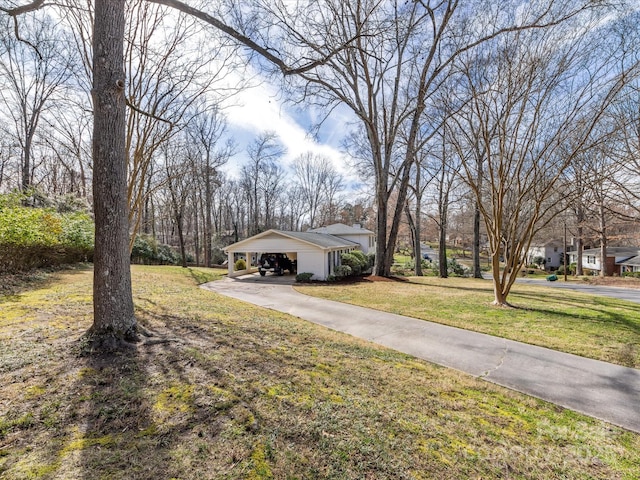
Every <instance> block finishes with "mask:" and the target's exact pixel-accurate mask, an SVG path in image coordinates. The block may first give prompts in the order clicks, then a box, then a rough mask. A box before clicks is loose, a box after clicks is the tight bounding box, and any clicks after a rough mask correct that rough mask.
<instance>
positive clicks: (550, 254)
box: [528, 244, 564, 269]
mask: <svg viewBox="0 0 640 480" xmlns="http://www.w3.org/2000/svg"><path fill="white" fill-rule="evenodd" d="M536 257H542V258H544V260H545V264H544V266H545V268H547V269H555V268H559V267H560V265H562V264H563V260H564V259H563V258H562V247H559V246H557V245H553V244H550V245H544V246H533V247H530V248H529V252H528V259H529V261H528V263H533V260H534V259H535V258H536Z"/></svg>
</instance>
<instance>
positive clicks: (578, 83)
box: [451, 23, 630, 305]
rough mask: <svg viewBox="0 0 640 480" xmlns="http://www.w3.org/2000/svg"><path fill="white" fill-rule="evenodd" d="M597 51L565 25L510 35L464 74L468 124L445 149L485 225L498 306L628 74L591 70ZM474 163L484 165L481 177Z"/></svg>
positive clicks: (608, 67)
mask: <svg viewBox="0 0 640 480" xmlns="http://www.w3.org/2000/svg"><path fill="white" fill-rule="evenodd" d="M487 47H488V46H487ZM597 48H598V47H597V42H596V38H594V36H591V35H589V29H588V28H586V27H585V26H584V25H578V24H575V23H567V24H565V25H561V26H558V27H555V28H553V29H546V30H545V31H544V32H541V31H516V32H513V33H512V34H509V35H507V36H504V37H503V38H502V39H500V40H499V41H497V42H495V43H494V44H492V49H491V50H490V51H488V50H487V51H485V54H486V55H488V58H490V59H491V61H490V62H487V61H486V60H487V58H485V59H483V61H482V62H479V63H477V62H475V61H474V60H473V59H472V60H471V62H472V63H473V65H475V67H477V68H479V69H480V71H475V70H473V68H474V67H472V68H471V70H470V69H469V68H467V66H468V65H467V66H465V67H464V71H465V77H466V82H467V89H466V90H465V91H464V93H463V94H462V95H461V96H460V97H459V100H460V102H459V105H458V109H459V110H466V115H469V114H472V115H473V120H472V121H471V122H469V117H468V116H466V120H465V121H464V123H463V122H461V121H460V120H459V117H454V119H455V120H456V122H458V128H456V129H455V131H454V134H453V135H452V136H451V143H452V144H454V145H456V146H457V149H458V152H459V156H460V158H461V160H462V163H463V167H464V173H465V181H466V183H467V184H468V185H469V186H470V188H471V189H472V191H473V192H474V194H475V196H476V199H477V202H478V204H479V205H480V212H481V215H482V217H483V219H484V222H485V225H486V227H487V235H488V239H489V244H490V254H491V257H492V274H493V279H494V293H495V300H494V303H495V304H497V305H508V302H507V296H508V294H509V292H510V290H511V287H512V285H513V283H514V282H515V279H516V277H517V275H518V272H519V271H520V269H521V267H522V265H523V263H524V261H525V254H526V251H527V250H528V249H529V246H530V244H531V240H532V238H533V237H534V236H535V234H536V233H537V232H538V231H539V229H540V228H542V227H543V226H544V225H545V224H546V223H547V222H548V221H549V219H550V218H552V217H553V216H554V215H555V214H557V213H558V212H559V211H560V206H559V205H558V203H557V202H556V199H555V197H554V189H555V187H556V186H557V185H558V184H559V180H560V179H561V177H562V175H563V173H564V172H565V171H566V169H567V168H568V167H569V166H570V165H571V163H572V162H573V161H574V159H575V158H576V157H577V156H578V155H579V154H580V153H581V152H583V151H584V150H586V149H587V148H588V147H589V145H590V142H591V141H592V134H593V132H594V129H595V127H596V125H597V124H598V123H599V121H600V120H601V119H602V117H603V114H604V112H605V109H606V107H607V106H608V105H609V104H610V102H611V100H612V98H613V97H614V96H615V95H616V94H617V93H618V92H619V90H620V88H621V86H622V85H623V84H624V82H625V78H626V76H627V75H629V74H630V72H629V71H626V72H624V74H621V73H620V71H619V70H617V68H618V67H619V64H617V63H615V62H603V63H597V62H595V59H596V58H597V57H596V56H595V53H596V51H595V49H597ZM600 58H601V57H600ZM513 59H518V61H517V62H514V60H513ZM470 92H471V95H469V93H470ZM468 98H471V100H470V101H468V100H467V99H468ZM470 126H471V127H472V131H473V130H475V132H476V133H475V134H473V135H470V134H469V133H468V132H469V127H470ZM478 138H479V139H481V142H482V143H481V147H480V148H478V147H477V144H476V142H477V139H478ZM569 138H570V139H572V143H571V148H569V149H567V148H566V146H567V142H566V140H567V139H569ZM478 155H481V156H482V157H483V158H486V162H485V163H484V168H483V170H482V171H481V172H479V171H478V165H479V162H478ZM479 179H482V180H481V182H480V181H479ZM501 259H503V260H504V269H501V268H500V267H501V264H500V261H501Z"/></svg>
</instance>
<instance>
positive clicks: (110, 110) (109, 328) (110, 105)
mask: <svg viewBox="0 0 640 480" xmlns="http://www.w3.org/2000/svg"><path fill="white" fill-rule="evenodd" d="M124 7H125V2H124V0H97V1H96V4H95V23H94V35H93V52H94V64H93V92H92V94H93V109H94V125H93V197H94V212H95V224H96V240H95V254H94V282H93V295H94V302H93V306H94V320H93V326H92V327H91V330H90V332H89V333H90V334H91V335H93V336H97V337H111V338H116V339H118V340H134V339H135V338H136V330H137V325H136V319H135V316H134V312H133V296H132V291H131V270H130V261H129V222H128V211H129V206H128V205H127V163H126V155H125V98H124V86H125V84H124V78H125V76H124V70H123V42H124V26H125V16H124Z"/></svg>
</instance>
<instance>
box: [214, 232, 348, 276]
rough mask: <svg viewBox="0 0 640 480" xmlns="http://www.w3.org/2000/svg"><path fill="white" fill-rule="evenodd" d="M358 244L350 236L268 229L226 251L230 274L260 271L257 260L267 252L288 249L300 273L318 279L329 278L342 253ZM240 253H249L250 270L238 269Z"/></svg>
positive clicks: (236, 274)
mask: <svg viewBox="0 0 640 480" xmlns="http://www.w3.org/2000/svg"><path fill="white" fill-rule="evenodd" d="M358 246H359V245H358V244H357V243H355V242H352V241H350V240H345V239H344V238H340V237H336V236H334V235H329V234H325V233H315V232H288V231H283V230H267V231H266V232H262V233H259V234H257V235H254V236H253V237H249V238H247V239H245V240H242V241H240V242H237V243H234V244H233V245H229V246H228V247H226V248H225V249H224V251H225V252H226V253H227V258H228V268H229V277H237V276H239V275H245V274H247V273H253V272H257V271H258V266H257V262H258V259H259V258H260V255H261V254H263V253H285V254H286V255H287V256H288V257H289V258H290V259H291V260H296V261H297V263H298V272H299V273H303V272H309V273H313V279H314V280H326V279H327V277H329V275H331V274H333V272H334V270H335V267H337V266H338V265H340V256H341V254H342V253H346V252H350V251H351V250H354V249H356V248H357V247H358ZM236 254H243V255H244V256H245V259H246V261H247V268H246V270H234V264H235V256H236Z"/></svg>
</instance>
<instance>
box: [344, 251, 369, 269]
mask: <svg viewBox="0 0 640 480" xmlns="http://www.w3.org/2000/svg"><path fill="white" fill-rule="evenodd" d="M349 253H350V254H351V255H353V256H354V257H356V258H357V259H358V260H359V261H360V264H361V265H362V269H363V270H367V269H368V268H369V267H371V265H370V264H369V259H368V258H367V257H366V255H365V254H364V253H362V250H352V251H351V252H349Z"/></svg>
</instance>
